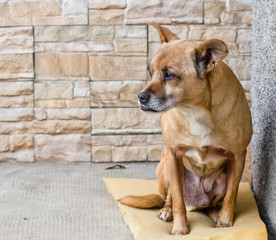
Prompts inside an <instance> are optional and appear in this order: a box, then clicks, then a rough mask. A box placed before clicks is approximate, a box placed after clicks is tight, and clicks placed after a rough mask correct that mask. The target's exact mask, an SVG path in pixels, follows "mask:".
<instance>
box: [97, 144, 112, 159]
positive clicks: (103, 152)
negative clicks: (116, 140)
mask: <svg viewBox="0 0 276 240" xmlns="http://www.w3.org/2000/svg"><path fill="white" fill-rule="evenodd" d="M111 161H112V156H111V148H110V147H109V146H101V147H92V162H111Z"/></svg>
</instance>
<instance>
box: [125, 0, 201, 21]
mask: <svg viewBox="0 0 276 240" xmlns="http://www.w3.org/2000/svg"><path fill="white" fill-rule="evenodd" d="M159 16H166V17H168V18H172V21H173V22H174V21H175V22H181V23H202V22H203V17H202V16H203V2H202V1H201V0H196V1H188V0H186V1H177V0H172V1H160V0H154V1H146V0H143V1H131V0H128V1H127V8H126V18H127V19H136V20H138V21H139V20H140V19H141V18H153V19H154V18H155V17H156V18H158V17H159Z"/></svg>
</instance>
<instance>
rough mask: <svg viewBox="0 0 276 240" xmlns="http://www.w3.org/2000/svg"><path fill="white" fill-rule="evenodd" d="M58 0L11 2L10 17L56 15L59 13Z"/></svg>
mask: <svg viewBox="0 0 276 240" xmlns="http://www.w3.org/2000/svg"><path fill="white" fill-rule="evenodd" d="M61 11H62V9H61V5H60V1H49V0H46V1H39V2H38V1H36V2H26V1H24V2H23V1H21V2H11V17H12V18H21V17H30V18H31V17H35V16H57V15H60V14H61Z"/></svg>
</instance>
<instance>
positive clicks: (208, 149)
mask: <svg viewBox="0 0 276 240" xmlns="http://www.w3.org/2000/svg"><path fill="white" fill-rule="evenodd" d="M177 154H178V157H182V159H183V165H184V169H185V171H184V184H183V195H184V196H183V197H184V202H185V205H186V207H187V210H194V209H198V208H205V207H210V206H213V205H217V203H218V202H220V201H221V200H222V199H223V197H224V195H225V190H226V168H227V162H228V160H229V158H231V156H232V155H231V152H229V151H227V150H226V149H224V148H222V147H214V146H204V147H202V148H198V147H185V148H182V149H181V150H179V151H178V152H177Z"/></svg>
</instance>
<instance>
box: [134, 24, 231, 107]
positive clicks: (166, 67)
mask: <svg viewBox="0 0 276 240" xmlns="http://www.w3.org/2000/svg"><path fill="white" fill-rule="evenodd" d="M153 26H154V27H155V28H156V29H157V31H158V33H159V37H160V41H161V44H162V45H161V48H160V50H159V52H158V53H157V55H156V56H155V58H154V59H153V60H152V62H151V64H150V66H149V68H148V70H149V74H150V76H151V81H150V82H149V83H148V85H147V86H146V87H145V89H144V90H143V91H142V92H140V93H139V94H138V98H139V104H140V107H141V109H142V110H143V111H150V112H164V111H167V110H169V109H171V108H173V107H174V106H177V105H178V104H185V103H190V102H193V101H196V99H198V98H201V97H202V96H203V95H204V94H205V92H206V89H207V88H208V87H209V86H208V81H207V78H206V76H207V75H208V73H209V72H211V71H212V70H213V69H214V68H215V65H216V63H217V62H218V61H220V60H222V59H223V58H225V57H226V56H227V54H228V50H227V46H226V44H225V43H224V42H223V41H221V40H217V39H211V40H208V41H206V42H203V43H201V44H196V43H195V42H193V41H189V40H180V39H179V38H178V36H176V35H175V34H174V33H172V32H171V31H170V30H169V29H167V28H165V27H161V26H159V25H157V24H155V23H153Z"/></svg>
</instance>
